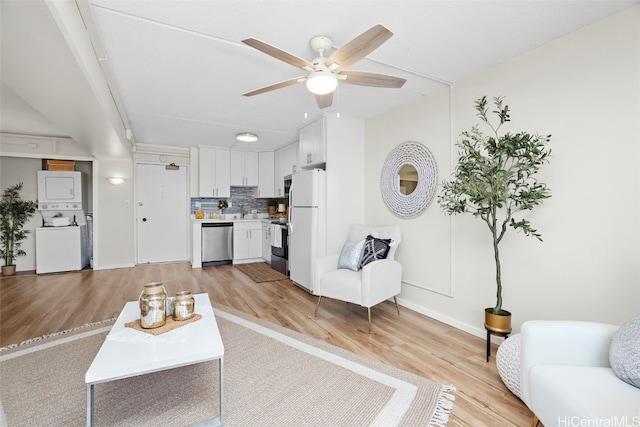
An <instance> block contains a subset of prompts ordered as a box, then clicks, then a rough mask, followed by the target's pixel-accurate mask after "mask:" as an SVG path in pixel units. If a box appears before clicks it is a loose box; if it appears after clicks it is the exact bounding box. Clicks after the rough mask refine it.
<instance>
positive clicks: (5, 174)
mask: <svg viewBox="0 0 640 427" xmlns="http://www.w3.org/2000/svg"><path fill="white" fill-rule="evenodd" d="M41 169H42V160H41V159H26V158H14V157H4V156H3V157H0V191H2V192H4V190H5V189H6V188H7V187H11V186H14V185H16V184H18V183H20V182H22V191H21V192H20V196H21V197H22V199H23V200H31V201H34V202H35V201H37V200H38V184H37V180H36V171H37V170H41ZM41 226H42V216H41V215H40V213H39V212H38V211H36V213H35V215H33V217H31V219H30V220H29V221H28V222H27V223H26V224H25V226H24V229H25V230H26V231H27V238H26V239H25V240H23V242H22V245H21V246H20V248H21V249H22V250H23V251H25V252H26V253H27V254H26V255H25V256H21V257H17V258H14V263H15V265H16V271H28V270H35V269H36V233H35V229H36V227H41ZM0 262H1V263H2V265H4V263H5V260H4V259H3V260H1V261H0Z"/></svg>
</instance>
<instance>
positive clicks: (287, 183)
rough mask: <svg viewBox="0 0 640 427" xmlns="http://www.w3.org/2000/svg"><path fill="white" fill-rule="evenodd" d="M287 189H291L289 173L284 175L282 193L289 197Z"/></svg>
mask: <svg viewBox="0 0 640 427" xmlns="http://www.w3.org/2000/svg"><path fill="white" fill-rule="evenodd" d="M289 190H291V175H287V176H285V177H284V195H285V197H289Z"/></svg>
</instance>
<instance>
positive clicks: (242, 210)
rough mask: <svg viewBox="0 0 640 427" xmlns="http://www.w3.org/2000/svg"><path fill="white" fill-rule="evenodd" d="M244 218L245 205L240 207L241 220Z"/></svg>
mask: <svg viewBox="0 0 640 427" xmlns="http://www.w3.org/2000/svg"><path fill="white" fill-rule="evenodd" d="M242 218H244V205H243V204H241V205H240V219H242Z"/></svg>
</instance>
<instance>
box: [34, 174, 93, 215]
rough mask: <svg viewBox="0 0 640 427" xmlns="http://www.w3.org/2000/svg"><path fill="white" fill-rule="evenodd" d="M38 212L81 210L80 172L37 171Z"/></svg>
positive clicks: (81, 178)
mask: <svg viewBox="0 0 640 427" xmlns="http://www.w3.org/2000/svg"><path fill="white" fill-rule="evenodd" d="M37 174H38V210H41V211H43V210H76V209H82V180H83V177H82V175H83V174H82V172H75V171H74V172H71V171H38V172H37Z"/></svg>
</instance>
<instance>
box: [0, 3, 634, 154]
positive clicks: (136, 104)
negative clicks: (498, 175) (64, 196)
mask: <svg viewBox="0 0 640 427" xmlns="http://www.w3.org/2000/svg"><path fill="white" fill-rule="evenodd" d="M9 3H13V2H12V1H6V0H3V1H2V24H3V28H2V56H3V58H2V87H1V89H2V93H1V95H2V111H1V114H2V122H1V130H2V131H3V132H11V133H32V134H50V135H51V134H52V135H69V136H72V137H73V138H74V139H76V140H78V139H79V138H80V136H82V135H85V136H86V135H88V134H89V133H88V132H83V131H82V130H79V129H77V128H76V127H74V126H77V125H74V124H73V123H70V120H69V119H64V118H61V117H59V111H58V113H54V112H52V111H51V110H52V108H51V105H50V103H51V97H56V99H57V100H59V102H60V103H61V104H64V102H65V100H64V99H61V98H64V96H62V97H61V96H60V93H59V92H56V90H55V88H53V87H51V91H49V90H47V89H46V88H41V90H40V91H39V94H37V95H36V94H34V93H32V92H29V91H28V90H27V89H26V86H27V84H26V83H25V81H24V78H20V79H18V78H17V77H16V75H20V73H22V74H24V73H27V75H28V74H29V70H25V69H24V68H25V67H30V66H34V64H36V62H35V61H33V60H32V59H31V60H30V59H29V58H28V57H27V55H26V54H25V53H24V52H25V51H29V52H38V49H36V48H35V47H32V44H34V43H42V40H41V38H42V37H45V38H46V37H47V36H46V33H43V32H42V29H41V28H40V27H42V26H43V25H44V24H43V22H40V21H38V20H33V19H31V15H32V14H34V13H38V14H45V12H43V10H46V8H43V7H39V8H37V7H36V6H33V5H32V6H31V7H32V9H33V10H29V11H27V12H22V13H18V12H17V10H18V9H19V7H18V6H17V5H16V4H13V5H11V7H9V6H7V4H9ZM22 3H43V2H42V1H34V2H22ZM79 3H82V2H79ZM638 3H639V2H638V1H203V0H199V1H190V0H185V1H177V0H171V1H159V0H155V1H151V0H136V1H114V0H90V1H89V4H90V6H89V7H84V8H83V7H81V8H80V10H81V11H82V10H84V15H85V16H84V19H85V21H86V23H87V25H89V27H90V30H91V27H92V25H94V24H95V29H96V30H97V34H98V36H97V38H98V39H97V40H96V37H95V36H94V37H93V39H94V40H93V42H94V47H95V49H96V55H97V56H98V58H99V59H100V64H101V66H102V67H103V69H105V70H107V75H108V76H112V77H109V79H110V80H109V81H110V82H111V83H110V85H111V90H112V92H114V93H115V96H116V99H118V97H121V99H122V105H123V106H124V111H125V112H126V118H128V123H127V127H130V128H131V130H132V133H133V135H134V140H135V142H137V143H145V144H153V145H171V146H199V145H212V146H223V147H224V146H232V147H234V148H239V149H245V150H273V149H275V148H278V147H280V146H283V145H285V144H288V143H290V142H293V141H295V140H296V135H297V130H298V129H299V128H300V127H301V126H303V125H304V124H305V123H306V122H307V121H308V120H310V119H312V118H314V117H316V116H317V115H319V114H320V113H321V112H328V113H330V114H337V113H340V115H342V116H346V117H353V118H361V119H366V118H370V117H374V116H376V115H378V114H380V113H382V112H384V111H386V110H388V109H391V108H394V107H396V106H398V105H401V104H404V103H407V102H410V101H412V100H414V99H416V98H418V97H420V96H423V95H425V94H427V93H429V92H431V91H433V90H437V89H439V88H441V87H443V86H444V85H446V84H448V83H449V82H455V81H456V80H458V79H460V78H462V77H464V76H466V75H469V74H473V73H475V72H477V71H480V70H483V69H486V68H489V67H491V66H493V65H495V64H497V63H500V62H502V61H505V60H507V59H509V58H511V57H514V56H517V55H519V54H522V53H523V52H526V51H527V50H530V49H533V48H535V47H537V46H540V45H543V44H545V43H547V42H549V41H551V40H553V39H555V38H558V37H561V36H563V35H565V34H567V33H569V32H572V31H575V30H576V29H579V28H581V27H583V26H585V25H588V24H590V23H593V22H595V21H598V20H601V19H604V18H605V17H607V16H609V15H611V14H614V13H616V12H618V11H620V10H622V9H624V8H627V7H630V6H632V5H634V4H638ZM85 6H86V5H85ZM20 7H22V6H20ZM48 9H51V7H50V6H49V7H48ZM87 11H90V14H91V16H87V13H88V12H87ZM7 15H8V16H7ZM53 15H54V19H53V21H55V22H56V23H57V24H58V25H60V24H59V21H60V19H58V18H56V17H55V13H54V14H53ZM50 20H51V19H50ZM91 21H93V24H92V22H91ZM378 23H381V24H383V25H384V26H385V27H387V28H388V29H389V30H391V31H392V32H393V33H394V36H393V37H391V39H389V40H388V41H387V42H385V43H384V44H383V45H382V46H381V47H379V48H378V49H376V50H375V51H373V52H372V53H371V54H370V55H369V56H368V57H367V58H366V59H364V60H362V61H360V62H358V63H356V64H354V65H352V66H351V67H349V69H350V70H361V71H372V72H378V73H383V74H390V75H394V76H398V77H403V78H406V79H407V82H406V84H405V85H404V87H402V88H401V89H380V88H369V87H358V86H351V85H340V86H339V89H338V90H337V92H336V93H335V95H334V102H333V106H332V107H330V108H328V109H324V110H319V109H318V107H317V106H316V103H315V100H314V98H313V96H312V95H311V94H310V93H309V92H307V90H306V88H305V86H304V84H298V85H296V86H291V87H287V88H283V89H279V90H277V91H274V92H269V93H265V94H261V95H257V96H254V97H243V96H242V94H243V93H245V92H248V91H251V90H253V89H257V88H260V87H262V86H266V85H269V84H272V83H276V82H279V81H283V80H287V79H290V78H294V77H298V76H303V75H305V73H304V72H303V71H301V70H299V69H296V68H295V67H293V66H291V65H288V64H286V63H284V62H281V61H278V60H276V59H274V58H272V57H270V56H267V55H266V54H264V53H261V52H259V51H257V50H255V49H253V48H250V47H248V46H246V45H244V44H243V43H241V40H243V39H246V38H249V37H254V38H257V39H260V40H262V41H265V42H267V43H269V44H272V45H274V46H277V47H279V48H281V49H282V50H285V51H287V52H289V53H292V54H294V55H296V56H299V57H301V58H304V59H307V60H309V61H311V60H312V59H313V58H314V57H315V56H316V55H315V53H314V52H313V51H312V50H311V48H310V47H309V40H310V39H311V38H312V37H314V36H317V35H325V36H328V37H330V38H331V39H332V40H333V46H334V48H339V47H341V46H343V45H344V44H345V43H347V42H348V41H349V40H351V39H353V38H354V37H356V36H357V35H359V34H360V33H362V32H364V31H365V30H367V29H369V28H370V27H372V26H373V25H375V24H378ZM47 24H48V25H50V22H49V23H47ZM30 26H31V27H30ZM36 26H39V27H38V28H36ZM44 26H46V25H44ZM49 31H51V30H49ZM15 32H19V33H20V37H18V36H15V34H13V33H15ZM90 32H91V31H90ZM61 33H62V37H61V36H60V34H57V35H56V37H53V36H51V37H50V39H58V40H59V42H60V43H61V44H63V43H64V41H65V37H66V38H67V39H68V35H67V34H65V31H61ZM28 34H37V35H38V37H37V40H33V39H36V37H35V36H33V37H28V36H26V35H28ZM38 46H40V47H39V49H42V46H41V45H38ZM5 52H10V53H12V54H11V55H9V54H7V55H5ZM19 52H21V53H20V54H19ZM72 53H73V52H72ZM14 58H15V59H14ZM70 60H73V55H72V54H70V53H65V54H60V55H47V56H46V57H43V58H41V62H40V66H41V67H48V68H49V69H50V70H52V72H53V71H55V70H56V69H58V66H57V65H55V64H51V63H49V62H50V61H70ZM43 61H46V62H43ZM34 74H35V77H36V78H40V79H42V78H43V77H42V76H41V75H40V76H39V75H38V74H37V73H34ZM5 75H6V76H7V78H5ZM65 83H68V79H67V80H65ZM49 86H54V85H52V84H51V81H50V82H49ZM46 98H49V102H48V103H47V101H46ZM27 100H28V101H27ZM58 110H61V108H58ZM305 117H306V118H305ZM86 125H87V126H88V125H89V124H86ZM244 131H249V132H254V133H257V134H258V135H259V137H260V140H259V142H258V143H237V142H236V141H235V134H236V133H239V132H244ZM89 146H90V147H91V149H92V151H94V152H95V151H96V146H95V144H93V145H92V144H89Z"/></svg>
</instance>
